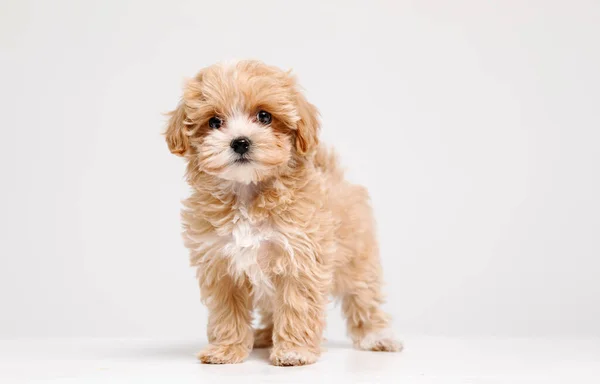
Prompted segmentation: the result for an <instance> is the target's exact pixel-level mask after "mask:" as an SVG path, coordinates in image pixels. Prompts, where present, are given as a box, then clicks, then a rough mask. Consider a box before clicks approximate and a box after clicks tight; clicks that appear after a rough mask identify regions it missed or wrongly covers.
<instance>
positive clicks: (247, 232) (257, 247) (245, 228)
mask: <svg viewBox="0 0 600 384" xmlns="http://www.w3.org/2000/svg"><path fill="white" fill-rule="evenodd" d="M271 232H272V229H271V227H270V226H269V224H268V223H267V222H265V221H255V220H252V218H251V217H250V216H249V215H248V212H247V210H246V206H245V205H244V204H240V205H239V206H238V207H237V209H236V213H235V215H234V219H233V226H232V230H231V237H229V239H228V240H229V241H228V242H227V243H226V244H225V246H224V251H225V252H224V253H225V256H226V257H228V258H229V260H230V264H229V269H230V273H231V274H233V275H235V276H237V277H243V276H244V275H245V276H246V277H247V278H248V280H249V281H250V283H251V284H252V289H253V296H254V300H255V301H256V300H260V299H263V298H266V297H268V296H271V294H272V291H273V287H272V284H271V281H270V279H269V277H268V275H267V273H266V271H265V270H264V269H263V267H262V266H261V264H263V265H265V261H266V258H267V257H268V254H267V253H268V250H269V246H270V244H269V239H270V233H271ZM261 262H262V263H261Z"/></svg>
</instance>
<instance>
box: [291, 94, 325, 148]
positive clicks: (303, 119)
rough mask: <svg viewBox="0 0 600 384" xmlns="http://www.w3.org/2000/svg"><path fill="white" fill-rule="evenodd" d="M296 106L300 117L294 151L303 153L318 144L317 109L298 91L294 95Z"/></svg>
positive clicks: (318, 124)
mask: <svg viewBox="0 0 600 384" xmlns="http://www.w3.org/2000/svg"><path fill="white" fill-rule="evenodd" d="M296 108H297V110H298V116H299V117H300V120H299V121H298V123H297V124H298V125H297V128H298V129H297V130H296V151H298V153H299V154H301V155H305V154H307V153H310V152H312V151H313V150H314V149H316V148H317V145H318V144H319V129H320V123H319V111H318V110H317V108H316V107H315V106H314V105H312V104H311V103H309V102H308V100H306V98H305V97H304V95H302V94H301V93H300V92H298V94H297V97H296Z"/></svg>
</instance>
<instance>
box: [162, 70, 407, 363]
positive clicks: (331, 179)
mask: <svg viewBox="0 0 600 384" xmlns="http://www.w3.org/2000/svg"><path fill="white" fill-rule="evenodd" d="M259 110H263V111H267V112H269V113H270V114H271V115H272V121H271V122H270V123H269V124H262V123H260V122H259V121H257V119H256V118H255V116H256V113H257V112H258V111H259ZM213 116H218V117H219V118H221V120H222V121H223V125H222V126H221V127H220V128H219V129H211V128H210V127H209V124H208V121H209V119H210V118H211V117H213ZM318 132H319V119H318V112H317V109H316V108H315V107H314V106H313V105H312V104H310V103H309V102H308V101H307V100H306V98H305V97H304V95H303V94H302V93H301V91H300V90H299V87H298V85H297V83H296V80H295V78H294V77H293V76H292V75H291V74H290V73H289V72H285V71H282V70H279V69H278V68H275V67H271V66H267V65H265V64H263V63H261V62H258V61H240V62H237V63H233V64H216V65H213V66H211V67H208V68H205V69H203V70H202V71H200V72H199V74H198V75H197V76H196V77H195V78H193V79H192V80H190V81H189V82H188V84H187V86H186V87H185V90H184V94H183V98H182V100H181V102H180V103H179V106H178V107H177V109H176V110H175V111H173V112H172V113H171V118H170V121H169V125H168V128H167V131H166V140H167V143H168V145H169V148H170V150H171V152H173V153H175V154H177V155H180V156H183V157H184V158H185V159H186V161H187V180H188V182H189V184H190V185H191V187H192V190H193V192H192V194H191V196H190V197H189V198H188V199H187V200H186V201H185V202H184V209H183V212H182V218H183V225H184V241H185V245H186V247H187V248H188V249H189V250H190V260H191V264H192V265H193V266H195V267H196V268H197V275H198V281H199V284H200V290H201V295H202V299H203V301H204V303H205V304H206V305H207V307H208V309H209V313H210V315H209V320H208V339H209V343H210V346H209V347H208V348H207V349H206V350H204V351H203V352H201V353H200V355H199V358H200V360H201V361H202V362H205V363H236V362H240V361H243V360H244V359H245V358H246V357H247V356H248V354H249V352H250V350H251V349H252V347H253V345H254V347H270V346H272V347H273V348H272V350H271V361H272V362H273V363H274V364H276V365H285V366H288V365H303V364H310V363H314V362H315V361H316V360H317V358H318V356H319V355H320V353H321V348H320V344H321V340H322V332H323V328H324V326H325V308H326V304H327V301H328V297H329V295H333V296H336V297H339V298H341V300H342V309H343V312H344V314H345V316H346V318H347V324H348V333H349V336H350V337H351V338H352V340H353V341H354V345H355V346H356V347H357V348H361V349H368V350H378V351H397V350H399V349H400V344H399V343H398V342H396V341H395V340H394V339H393V337H392V336H391V335H390V331H389V328H388V322H389V320H388V316H387V315H386V314H385V313H384V312H382V311H381V309H380V306H381V304H382V302H383V297H382V294H381V290H380V287H381V283H382V281H381V277H382V273H381V269H380V263H379V256H378V249H377V241H376V238H375V225H374V220H373V216H372V211H371V207H370V205H369V197H368V193H367V191H366V189H365V188H363V187H361V186H357V185H353V184H350V183H349V182H347V181H346V180H345V179H344V175H343V171H342V170H341V168H340V167H339V165H338V161H337V158H336V156H335V154H334V153H333V152H332V151H329V150H327V149H326V148H324V146H323V145H320V144H319V140H318ZM239 136H244V137H247V138H248V139H249V140H250V142H251V148H250V151H249V153H248V154H246V155H243V156H241V155H238V154H237V153H235V152H234V151H233V150H231V148H230V142H231V140H233V139H235V138H236V137H239ZM241 157H244V159H245V160H247V161H246V162H244V163H240V162H238V160H239V159H241ZM254 310H258V311H259V312H260V313H261V317H262V323H263V324H262V328H260V329H257V330H253V329H252V326H251V322H252V313H253V311H254Z"/></svg>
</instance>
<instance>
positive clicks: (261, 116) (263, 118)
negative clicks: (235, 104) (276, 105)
mask: <svg viewBox="0 0 600 384" xmlns="http://www.w3.org/2000/svg"><path fill="white" fill-rule="evenodd" d="M256 119H257V120H258V121H260V122H261V123H262V124H264V125H267V124H270V123H271V120H273V118H272V117H271V114H270V113H269V112H267V111H258V113H257V114H256Z"/></svg>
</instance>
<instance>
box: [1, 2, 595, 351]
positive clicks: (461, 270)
mask: <svg viewBox="0 0 600 384" xmlns="http://www.w3.org/2000/svg"><path fill="white" fill-rule="evenodd" d="M599 20H600V3H598V2H597V1H541V0H539V1H527V2H525V1H518V0H513V1H497V2H490V1H485V2H484V1H477V0H472V1H468V0H457V1H452V2H445V1H422V0H421V1H416V0H415V1H395V2H393V1H368V2H367V1H348V0H345V1H341V0H340V1H306V0H303V1H296V2H287V1H286V2H284V1H241V0H240V1H235V2H231V1H217V0H213V1H199V0H194V1H175V0H171V1H168V2H167V1H165V2H151V1H141V0H140V1H123V0H120V1H52V2H50V1H42V0H39V1H22V0H13V1H6V0H4V1H2V2H1V5H0V59H1V61H0V64H1V70H0V84H1V86H0V110H1V114H0V127H1V129H2V139H1V140H0V168H1V182H2V188H1V189H0V209H1V216H0V225H1V226H2V227H1V232H0V233H1V234H2V239H1V241H0V306H1V307H0V311H1V313H0V337H2V338H23V337H150V338H201V337H204V334H205V322H206V311H205V309H204V307H202V306H201V304H200V303H199V294H198V289H197V286H196V282H195V279H194V271H193V270H192V269H191V268H190V267H188V257H187V252H186V250H185V249H184V247H183V245H182V241H181V240H180V221H179V208H180V200H181V199H182V198H183V197H185V196H186V194H187V193H188V188H187V186H186V185H185V183H184V182H183V171H184V163H183V161H182V160H181V159H179V158H176V157H175V156H173V155H171V154H170V153H169V152H168V150H167V147H166V144H165V143H164V140H163V137H162V136H161V135H160V134H161V132H162V130H163V129H164V123H165V118H164V116H163V115H162V113H163V112H167V111H168V110H170V109H172V108H173V107H175V105H176V103H177V101H178V98H179V96H180V92H181V86H182V84H183V80H184V78H185V77H190V76H193V75H194V74H195V72H196V71H197V70H198V69H200V68H201V67H203V66H206V65H209V64H212V63H214V62H216V61H219V60H226V59H233V58H259V59H262V60H264V61H266V62H268V63H270V64H275V65H278V66H281V67H283V68H293V69H294V70H295V72H296V73H297V74H298V75H299V77H300V80H301V83H302V84H303V85H304V87H305V88H306V89H307V93H308V97H309V99H310V100H311V101H312V102H313V103H315V104H316V105H317V106H318V107H319V108H320V110H321V112H322V116H323V135H322V137H323V139H324V140H325V141H326V142H329V143H332V144H334V145H335V146H336V147H337V149H338V151H339V152H340V154H341V156H342V158H343V162H344V164H345V165H346V166H347V168H348V176H349V177H350V178H351V179H352V180H354V181H356V182H360V183H363V184H365V185H367V186H368V187H369V189H370V191H371V194H372V198H373V201H374V206H375V210H376V214H377V219H378V223H379V229H380V230H379V235H380V239H381V252H382V255H381V257H382V262H383V265H384V271H385V278H386V281H387V285H386V292H387V293H388V303H387V305H386V308H387V310H388V311H389V312H391V313H392V315H393V317H394V319H395V320H394V327H395V328H396V330H397V331H398V333H400V334H401V335H408V334H427V335H442V336H457V335H458V336H461V335H462V336H465V335H466V336H477V335H486V336H553V337H554V336H575V337H582V338H587V337H591V336H600V279H598V274H599V272H600V240H599V236H598V235H599V232H600V219H599V217H600V203H599V199H598V194H599V192H600V180H599V178H600V155H599V151H598V146H599V145H600V131H599V130H600V107H599V106H600V71H599V68H600V44H599V42H598V39H599V36H600V27H599V25H600V24H599V23H598V21H599ZM344 333H345V330H344V327H343V322H342V318H341V316H340V314H339V308H336V309H332V312H331V314H330V316H329V326H328V331H327V336H328V337H329V338H333V339H338V340H339V339H341V338H342V337H344Z"/></svg>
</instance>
